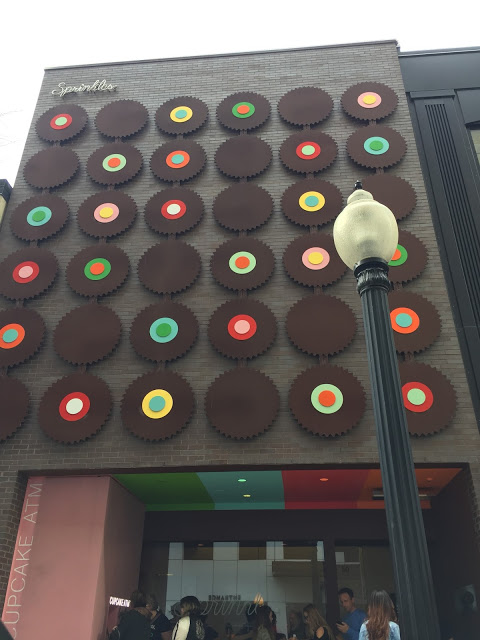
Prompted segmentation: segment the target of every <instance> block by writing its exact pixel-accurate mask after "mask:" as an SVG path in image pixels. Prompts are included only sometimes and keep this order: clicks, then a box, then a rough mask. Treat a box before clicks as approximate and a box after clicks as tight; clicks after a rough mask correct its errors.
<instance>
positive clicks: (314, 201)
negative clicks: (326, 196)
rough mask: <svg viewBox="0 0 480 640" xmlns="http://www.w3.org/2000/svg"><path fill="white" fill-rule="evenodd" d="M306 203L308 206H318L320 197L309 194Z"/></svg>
mask: <svg viewBox="0 0 480 640" xmlns="http://www.w3.org/2000/svg"><path fill="white" fill-rule="evenodd" d="M305 204H306V205H307V206H308V207H316V206H317V204H318V198H317V196H307V197H306V198H305Z"/></svg>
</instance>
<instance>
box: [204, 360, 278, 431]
mask: <svg viewBox="0 0 480 640" xmlns="http://www.w3.org/2000/svg"><path fill="white" fill-rule="evenodd" d="M279 406H280V395H279V393H278V390H277V388H276V386H275V385H274V384H273V382H272V380H271V379H270V378H269V377H267V376H266V375H265V374H264V373H262V372H261V371H257V370H256V369H246V368H243V367H242V368H238V369H232V370H231V371H226V372H225V373H223V374H222V375H220V376H219V377H218V378H217V379H216V380H214V381H213V382H212V384H211V385H210V387H209V389H208V391H207V395H206V397H205V411H206V413H207V416H208V419H209V420H210V422H211V423H212V425H213V427H214V428H215V429H216V430H217V431H220V433H222V434H223V435H224V436H227V438H234V439H235V440H246V439H247V438H254V437H255V436H258V435H260V434H261V433H264V432H265V431H267V429H268V428H269V427H270V425H271V424H272V423H273V421H274V420H275V418H276V416H277V413H278V409H279Z"/></svg>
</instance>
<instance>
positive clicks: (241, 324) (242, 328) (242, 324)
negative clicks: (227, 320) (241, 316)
mask: <svg viewBox="0 0 480 640" xmlns="http://www.w3.org/2000/svg"><path fill="white" fill-rule="evenodd" d="M234 329H235V331H236V332H237V333H239V334H240V335H244V334H245V333H248V332H249V331H250V323H249V322H247V321H246V320H237V322H236V323H235V325H234Z"/></svg>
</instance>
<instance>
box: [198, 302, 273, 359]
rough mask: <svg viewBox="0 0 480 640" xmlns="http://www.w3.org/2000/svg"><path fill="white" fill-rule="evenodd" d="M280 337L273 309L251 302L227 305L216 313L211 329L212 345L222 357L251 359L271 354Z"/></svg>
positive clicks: (211, 322)
mask: <svg viewBox="0 0 480 640" xmlns="http://www.w3.org/2000/svg"><path fill="white" fill-rule="evenodd" d="M276 335H277V322H276V320H275V316H274V315H273V313H272V312H271V311H270V309H269V308H268V307H267V306H266V305H264V304H263V302H259V301H258V300H252V299H248V298H237V300H229V301H228V302H224V303H223V304H222V305H221V306H220V307H218V309H216V310H215V311H214V312H213V315H212V317H211V318H210V322H209V325H208V337H209V338H210V342H211V343H212V345H213V346H214V347H215V349H216V350H217V351H219V352H220V353H221V354H222V355H224V356H227V358H234V359H238V360H241V359H250V358H255V357H256V356H259V355H260V354H261V353H264V352H265V351H267V350H268V349H269V348H270V347H271V346H272V344H273V341H274V340H275V336H276Z"/></svg>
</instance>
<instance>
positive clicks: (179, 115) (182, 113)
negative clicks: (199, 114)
mask: <svg viewBox="0 0 480 640" xmlns="http://www.w3.org/2000/svg"><path fill="white" fill-rule="evenodd" d="M175 115H176V117H177V118H185V116H186V115H187V112H186V111H185V109H179V110H178V111H176V112H175Z"/></svg>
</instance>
